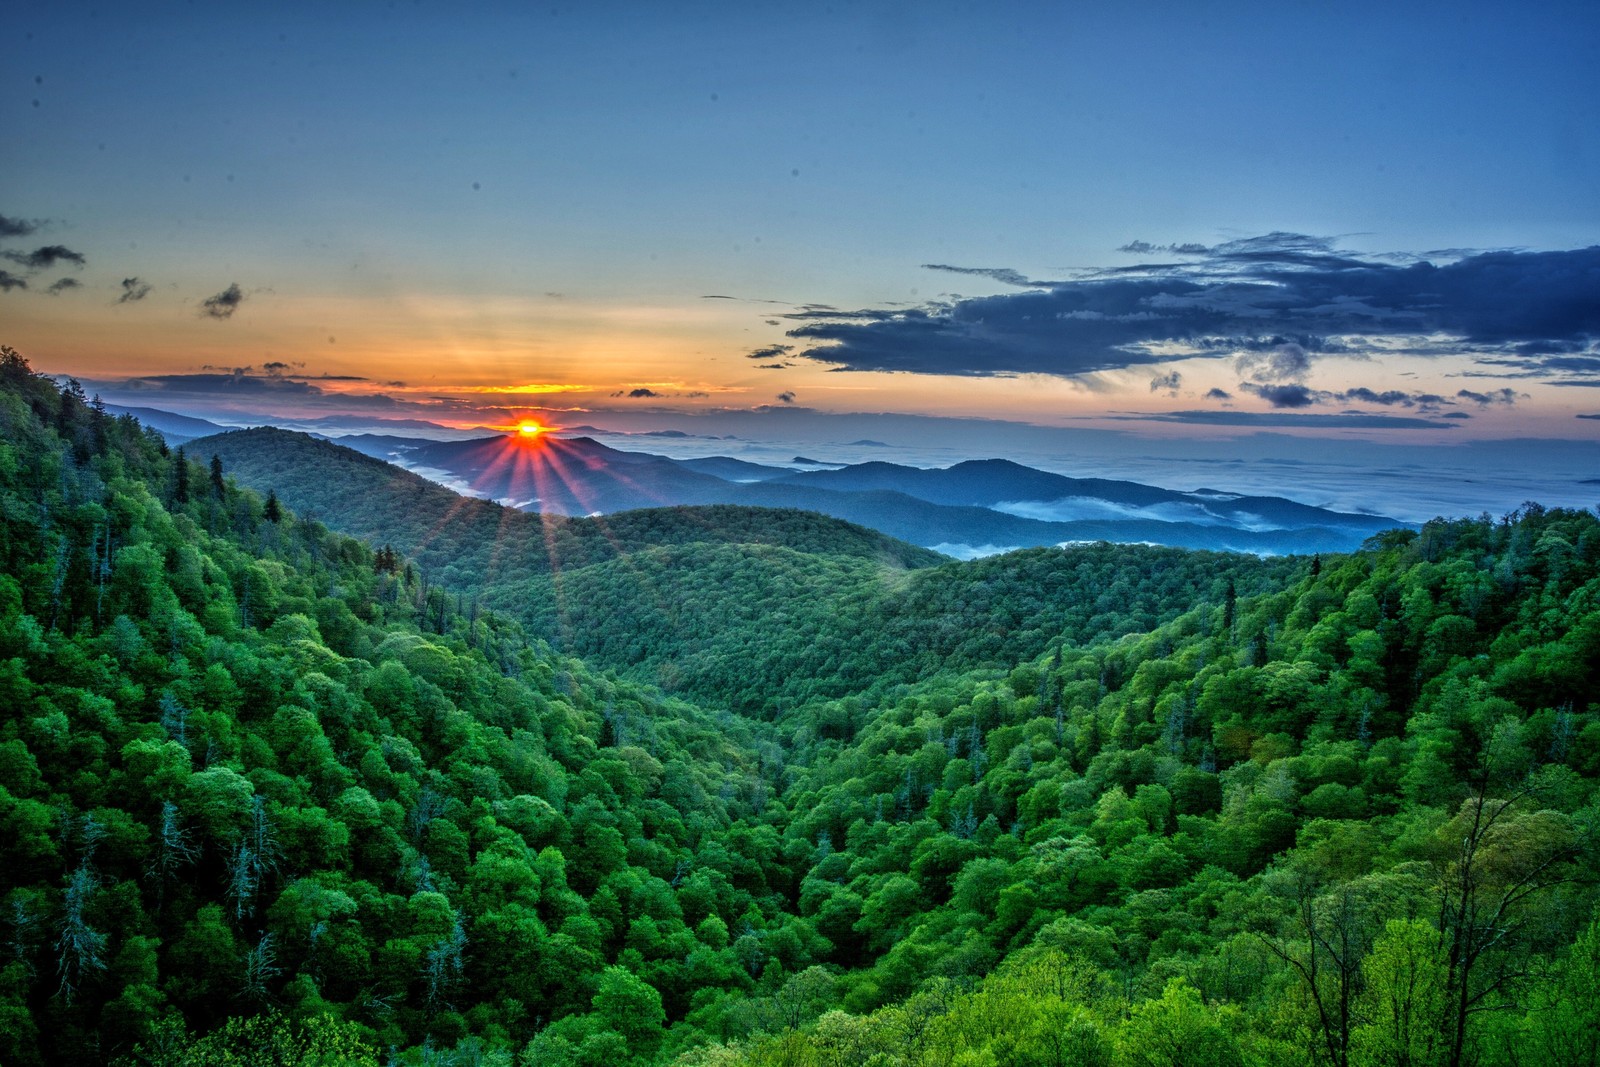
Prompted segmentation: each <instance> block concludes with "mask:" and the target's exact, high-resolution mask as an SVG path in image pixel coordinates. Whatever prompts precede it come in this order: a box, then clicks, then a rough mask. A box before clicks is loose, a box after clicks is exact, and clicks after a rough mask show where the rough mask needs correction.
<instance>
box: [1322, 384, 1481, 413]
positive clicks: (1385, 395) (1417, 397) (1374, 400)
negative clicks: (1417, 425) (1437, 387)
mask: <svg viewBox="0 0 1600 1067" xmlns="http://www.w3.org/2000/svg"><path fill="white" fill-rule="evenodd" d="M1333 399H1335V400H1338V401H1341V402H1343V403H1346V404H1382V405H1383V406H1384V407H1395V406H1399V407H1406V408H1411V407H1423V408H1431V407H1438V406H1440V405H1442V404H1454V403H1455V401H1454V400H1451V399H1450V398H1449V397H1444V396H1440V395H1439V394H1438V393H1408V392H1406V391H1405V390H1403V389H1385V390H1384V391H1383V392H1381V393H1380V392H1378V391H1377V390H1375V389H1368V388H1367V387H1366V386H1356V387H1355V388H1354V389H1346V390H1344V392H1342V393H1334V394H1333Z"/></svg>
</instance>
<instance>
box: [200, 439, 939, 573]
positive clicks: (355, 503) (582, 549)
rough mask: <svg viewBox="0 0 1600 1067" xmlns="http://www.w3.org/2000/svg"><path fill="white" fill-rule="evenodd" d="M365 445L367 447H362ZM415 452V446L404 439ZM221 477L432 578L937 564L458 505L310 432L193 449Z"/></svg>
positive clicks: (847, 543) (851, 549) (707, 521)
mask: <svg viewBox="0 0 1600 1067" xmlns="http://www.w3.org/2000/svg"><path fill="white" fill-rule="evenodd" d="M365 443H366V444H368V445H369V446H370V445H371V444H372V441H371V440H370V439H369V440H368V441H366V442H365ZM412 443H413V444H414V443H415V442H412ZM190 451H191V454H192V455H194V456H195V457H197V458H202V459H204V458H208V457H210V456H211V455H213V454H215V455H217V456H218V457H219V458H221V460H222V463H223V467H224V469H225V470H226V472H227V474H228V476H229V477H232V478H234V479H236V480H238V481H239V482H240V483H241V484H243V485H247V486H249V487H251V488H253V489H258V490H260V491H261V492H266V491H268V490H272V491H274V492H276V493H277V494H278V495H279V497H281V498H282V499H283V501H284V502H285V503H287V504H288V505H289V506H290V507H292V508H294V509H295V510H296V511H297V512H299V513H300V514H301V515H302V516H305V517H307V518H316V519H318V520H320V521H322V522H325V523H327V524H328V525H329V526H331V527H333V528H334V529H337V530H339V531H341V532H344V533H349V534H352V535H354V536H357V537H361V538H363V539H366V540H369V541H371V542H373V543H375V544H390V545H393V546H394V547H395V548H397V549H399V550H400V551H401V552H403V553H405V554H407V555H410V556H412V557H413V558H415V559H416V560H417V561H418V562H419V563H421V564H422V565H423V566H425V567H426V568H428V569H429V571H430V573H431V574H432V575H433V576H434V577H435V578H438V579H440V580H444V581H447V582H450V583H453V584H455V585H457V586H458V587H459V586H463V585H479V584H481V583H484V582H493V581H496V580H500V579H502V578H505V577H507V576H517V577H525V576H526V575H527V574H530V573H538V572H547V571H550V570H552V569H572V568H577V567H584V566H590V565H592V564H595V563H601V562H606V561H609V560H614V559H618V558H621V557H625V556H628V555H629V554H631V553H634V552H637V551H640V550H642V549H645V548H658V547H661V546H663V545H680V544H705V543H727V544H740V545H765V546H771V547H777V548H783V549H788V550H792V551H796V552H806V553H818V554H827V555H830V556H845V557H854V558H862V559H871V560H874V561H878V562H885V563H889V564H890V565H892V566H896V567H922V566H928V565H930V564H934V563H939V562H942V560H941V557H940V556H938V555H937V554H935V553H933V552H930V551H928V550H927V549H925V548H919V547H916V546H915V545H911V544H905V543H902V542H900V541H896V540H894V539H892V538H890V537H887V536H885V535H884V534H882V533H880V532H878V531H876V530H872V529H866V528H863V527H861V526H857V525H851V524H849V523H847V522H841V521H838V520H836V519H832V518H828V517H826V516H823V515H817V514H809V513H804V512H797V511H792V510H789V511H771V510H767V509H759V510H756V509H751V508H730V507H702V508H671V509H665V510H660V509H658V510H630V511H628V512H627V513H625V514H618V515H612V516H608V517H607V518H606V519H605V520H604V521H603V522H602V521H598V520H593V519H587V518H570V517H567V516H562V515H541V514H534V513H530V512H525V511H518V510H516V509H513V508H508V507H505V506H503V505H501V504H499V503H496V502H493V501H489V500H482V499H478V498H475V497H468V496H462V495H460V494H459V493H456V492H454V491H453V490H451V489H447V488H445V487H444V486H442V485H439V484H437V483H436V482H434V481H432V480H429V479H428V478H424V477H422V476H421V475H419V474H416V473H414V472H412V471H408V470H404V469H402V468H400V467H398V466H395V465H394V464H392V463H388V462H385V461H383V460H381V459H377V458H374V457H372V456H368V455H365V454H363V453H361V452H358V451H356V450H354V449H351V448H347V447H343V446H342V445H340V444H335V443H333V442H330V441H325V440H321V439H319V438H314V437H312V436H310V435H308V434H303V433H296V432H293V431H289V430H278V429H272V428H268V427H263V428H259V429H253V430H235V431H232V432H230V433H223V434H217V435H215V436H212V437H207V438H204V439H201V440H198V441H195V442H194V443H193V444H192V445H191V446H190Z"/></svg>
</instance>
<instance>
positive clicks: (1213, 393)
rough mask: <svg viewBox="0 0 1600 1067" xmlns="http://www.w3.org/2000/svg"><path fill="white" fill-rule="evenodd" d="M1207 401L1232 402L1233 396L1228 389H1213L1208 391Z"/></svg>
mask: <svg viewBox="0 0 1600 1067" xmlns="http://www.w3.org/2000/svg"><path fill="white" fill-rule="evenodd" d="M1206 399H1207V400H1232V399H1233V394H1232V393H1230V392H1228V391H1227V390H1226V389H1216V388H1212V389H1207V390H1206Z"/></svg>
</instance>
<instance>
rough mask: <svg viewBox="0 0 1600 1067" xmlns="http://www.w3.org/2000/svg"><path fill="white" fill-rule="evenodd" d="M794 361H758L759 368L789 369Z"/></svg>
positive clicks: (757, 367)
mask: <svg viewBox="0 0 1600 1067" xmlns="http://www.w3.org/2000/svg"><path fill="white" fill-rule="evenodd" d="M792 366H794V364H793V363H757V364H756V369H757V370H788V369H789V368H790V367H792Z"/></svg>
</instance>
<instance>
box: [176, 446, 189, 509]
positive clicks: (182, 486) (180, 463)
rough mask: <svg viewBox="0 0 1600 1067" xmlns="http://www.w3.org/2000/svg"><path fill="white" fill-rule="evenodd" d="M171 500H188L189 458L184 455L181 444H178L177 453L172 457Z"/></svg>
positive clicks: (183, 501) (178, 501)
mask: <svg viewBox="0 0 1600 1067" xmlns="http://www.w3.org/2000/svg"><path fill="white" fill-rule="evenodd" d="M172 502H173V503H175V504H187V503H188V502H189V460H188V457H186V456H185V455H184V452H183V446H182V445H179V446H178V454H177V455H176V456H175V457H173V483H172Z"/></svg>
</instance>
